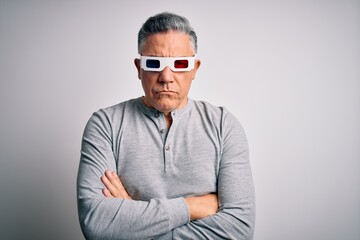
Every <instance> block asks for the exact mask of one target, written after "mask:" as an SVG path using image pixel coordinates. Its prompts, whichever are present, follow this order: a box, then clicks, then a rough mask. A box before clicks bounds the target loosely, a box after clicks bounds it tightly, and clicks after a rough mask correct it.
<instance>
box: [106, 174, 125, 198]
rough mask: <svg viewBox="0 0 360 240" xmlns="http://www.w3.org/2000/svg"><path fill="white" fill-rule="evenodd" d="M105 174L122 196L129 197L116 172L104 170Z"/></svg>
mask: <svg viewBox="0 0 360 240" xmlns="http://www.w3.org/2000/svg"><path fill="white" fill-rule="evenodd" d="M105 175H106V176H107V178H108V179H109V181H110V182H111V184H112V185H113V186H115V188H116V189H117V190H118V191H119V192H120V194H121V196H122V197H123V198H128V199H131V198H130V196H129V194H128V193H127V191H126V189H125V187H124V185H123V184H122V182H121V180H120V178H119V176H118V175H117V173H116V172H110V171H106V172H105Z"/></svg>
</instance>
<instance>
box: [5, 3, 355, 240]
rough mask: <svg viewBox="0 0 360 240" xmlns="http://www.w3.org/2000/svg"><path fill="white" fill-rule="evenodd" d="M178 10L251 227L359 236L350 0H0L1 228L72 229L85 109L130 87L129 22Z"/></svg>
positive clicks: (26, 233)
mask: <svg viewBox="0 0 360 240" xmlns="http://www.w3.org/2000/svg"><path fill="white" fill-rule="evenodd" d="M162 11H171V12H175V13H178V14H181V15H184V16H186V17H187V18H188V19H189V20H190V22H191V24H192V25H193V27H194V28H195V30H196V32H197V34H198V38H199V42H198V43H199V52H198V57H200V58H201V59H202V66H201V69H200V70H199V72H198V76H197V78H196V80H195V81H194V83H193V86H192V90H191V92H190V97H192V98H193V99H198V100H206V101H208V102H211V103H212V104H215V105H221V106H225V107H227V108H228V109H229V110H230V111H231V112H233V113H234V114H235V115H236V116H237V117H238V119H239V120H240V122H241V123H242V124H243V126H244V128H245V130H246V133H247V136H248V140H249V144H250V150H251V165H252V170H253V175H254V179H255V187H256V196H257V220H256V231H255V239H256V240H263V239H265V240H283V239H284V240H288V239H291V240H297V239H298V240H304V239H314V240H318V239H326V240H332V239H333V240H337V239H342V240H354V239H360V187H359V185H360V2H359V1H355V0H330V1H325V0H324V1H320V0H312V1H311V0H308V1H306V0H305V1H295V0H288V1H286V0H284V1H281V0H278V1H265V0H259V1H235V0H233V1H194V0H189V1H186V0H182V1H173V2H171V1H155V0H153V1H145V0H143V1H129V2H124V1H95V0H83V1H79V0H76V1H52V0H49V1H35V0H28V1H26V0H11V1H10V0H8V1H6V0H0V112H1V120H0V123H1V124H0V159H1V162H0V163H1V167H0V171H1V173H0V188H1V189H0V190H1V191H0V194H1V197H0V201H1V204H0V220H1V222H0V227H1V229H0V238H1V239H83V237H82V234H81V230H80V227H79V224H78V220H77V208H76V188H75V185H76V174H77V168H78V163H79V156H80V142H81V136H82V132H83V129H84V126H85V124H86V122H87V120H88V119H89V117H90V115H91V114H92V112H94V111H96V110H98V109H99V108H102V107H107V106H110V105H113V104H116V103H118V102H120V101H124V100H127V99H129V98H135V97H138V96H140V95H142V89H141V85H140V81H139V80H138V79H137V74H136V69H135V67H134V66H133V58H134V57H136V56H137V49H136V41H137V32H138V30H139V28H140V27H141V25H142V23H143V22H144V21H145V20H146V19H147V18H148V17H149V16H152V15H154V14H156V13H159V12H162Z"/></svg>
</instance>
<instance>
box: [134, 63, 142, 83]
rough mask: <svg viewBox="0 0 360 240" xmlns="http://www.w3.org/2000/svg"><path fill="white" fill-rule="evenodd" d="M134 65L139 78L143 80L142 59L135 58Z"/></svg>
mask: <svg viewBox="0 0 360 240" xmlns="http://www.w3.org/2000/svg"><path fill="white" fill-rule="evenodd" d="M134 64H135V67H136V69H137V71H138V78H139V79H141V67H140V59H138V58H135V59H134Z"/></svg>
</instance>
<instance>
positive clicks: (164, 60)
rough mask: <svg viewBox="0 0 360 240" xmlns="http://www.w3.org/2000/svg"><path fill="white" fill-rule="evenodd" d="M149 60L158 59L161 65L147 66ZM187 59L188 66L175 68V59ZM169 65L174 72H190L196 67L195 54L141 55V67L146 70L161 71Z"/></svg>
mask: <svg viewBox="0 0 360 240" xmlns="http://www.w3.org/2000/svg"><path fill="white" fill-rule="evenodd" d="M147 60H158V61H159V62H160V66H159V67H158V68H149V67H147V66H146V61H147ZM177 60H187V61H188V67H187V68H175V61H177ZM167 66H168V67H169V68H170V69H171V70H172V71H173V72H189V71H191V70H193V69H194V67H195V56H193V57H152V56H140V67H141V68H142V69H144V70H145V71H150V72H161V71H162V70H164V68H165V67H167Z"/></svg>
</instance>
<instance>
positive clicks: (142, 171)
mask: <svg viewBox="0 0 360 240" xmlns="http://www.w3.org/2000/svg"><path fill="white" fill-rule="evenodd" d="M133 125H134V126H131V128H127V129H123V131H122V134H121V137H119V138H118V139H117V142H116V147H115V149H114V150H115V153H116V154H115V155H116V161H117V170H118V174H119V176H120V179H121V180H122V182H123V184H124V186H125V188H126V189H127V191H128V192H129V194H130V196H132V197H133V198H134V199H141V200H148V199H151V198H162V197H167V198H172V197H178V196H187V195H199V194H205V193H209V192H216V179H217V173H218V170H219V161H220V155H221V146H220V145H221V141H220V140H219V137H218V136H217V134H216V131H210V130H209V129H208V128H206V127H205V126H203V125H202V124H192V123H191V122H188V121H187V122H177V121H173V124H172V126H171V128H170V129H169V130H166V128H164V125H162V124H161V123H156V122H154V121H148V122H147V123H146V124H144V123H141V124H139V123H138V124H137V123H136V122H134V123H133ZM130 129H131V131H130Z"/></svg>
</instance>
